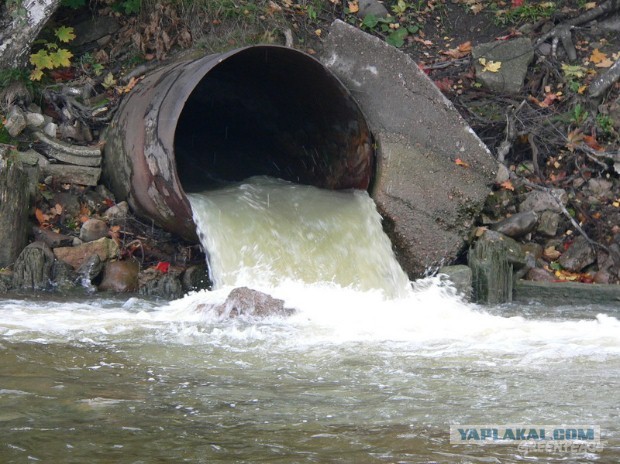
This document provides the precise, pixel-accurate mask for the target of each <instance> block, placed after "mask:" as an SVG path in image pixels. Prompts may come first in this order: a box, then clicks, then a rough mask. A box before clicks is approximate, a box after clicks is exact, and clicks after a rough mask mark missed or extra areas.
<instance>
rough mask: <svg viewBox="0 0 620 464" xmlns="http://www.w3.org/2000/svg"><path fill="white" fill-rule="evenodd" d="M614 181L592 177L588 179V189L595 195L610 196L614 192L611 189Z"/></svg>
mask: <svg viewBox="0 0 620 464" xmlns="http://www.w3.org/2000/svg"><path fill="white" fill-rule="evenodd" d="M613 185H614V184H613V183H612V182H610V181H608V180H605V179H590V180H589V181H588V190H589V191H590V193H591V194H592V195H594V196H595V197H602V198H610V197H611V196H612V195H613V193H612V191H611V189H612V187H613Z"/></svg>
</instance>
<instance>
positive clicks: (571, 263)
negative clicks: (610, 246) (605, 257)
mask: <svg viewBox="0 0 620 464" xmlns="http://www.w3.org/2000/svg"><path fill="white" fill-rule="evenodd" d="M595 261H596V253H595V252H594V249H593V248H592V246H591V245H590V244H589V243H588V241H587V240H586V239H585V238H584V237H582V236H581V235H580V236H579V237H577V238H575V241H574V242H573V244H572V245H571V246H570V247H569V249H568V250H566V251H565V252H564V253H562V256H560V259H559V260H558V263H560V265H561V266H562V267H563V268H564V269H567V270H569V271H571V272H580V271H581V270H583V269H584V268H585V267H586V266H589V265H590V264H592V263H594V262H595Z"/></svg>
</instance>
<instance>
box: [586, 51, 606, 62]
mask: <svg viewBox="0 0 620 464" xmlns="http://www.w3.org/2000/svg"><path fill="white" fill-rule="evenodd" d="M605 59H607V55H606V54H605V53H602V52H601V51H600V50H599V49H598V48H595V49H594V51H593V52H592V54H591V55H590V61H591V62H592V63H594V64H597V63H600V62H601V61H603V60H605Z"/></svg>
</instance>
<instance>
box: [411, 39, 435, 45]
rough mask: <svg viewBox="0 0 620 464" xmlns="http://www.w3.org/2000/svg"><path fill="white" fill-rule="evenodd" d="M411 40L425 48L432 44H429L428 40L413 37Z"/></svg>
mask: <svg viewBox="0 0 620 464" xmlns="http://www.w3.org/2000/svg"><path fill="white" fill-rule="evenodd" d="M413 40H415V41H416V42H420V43H421V44H422V45H424V46H426V47H430V46H431V45H433V42H431V41H430V40H424V39H421V38H419V37H414V38H413Z"/></svg>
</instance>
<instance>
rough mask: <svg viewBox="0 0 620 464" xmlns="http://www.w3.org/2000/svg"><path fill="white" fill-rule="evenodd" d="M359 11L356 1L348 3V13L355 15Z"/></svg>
mask: <svg viewBox="0 0 620 464" xmlns="http://www.w3.org/2000/svg"><path fill="white" fill-rule="evenodd" d="M359 10H360V6H359V3H357V0H353V1H352V2H349V13H357V12H358V11H359Z"/></svg>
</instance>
